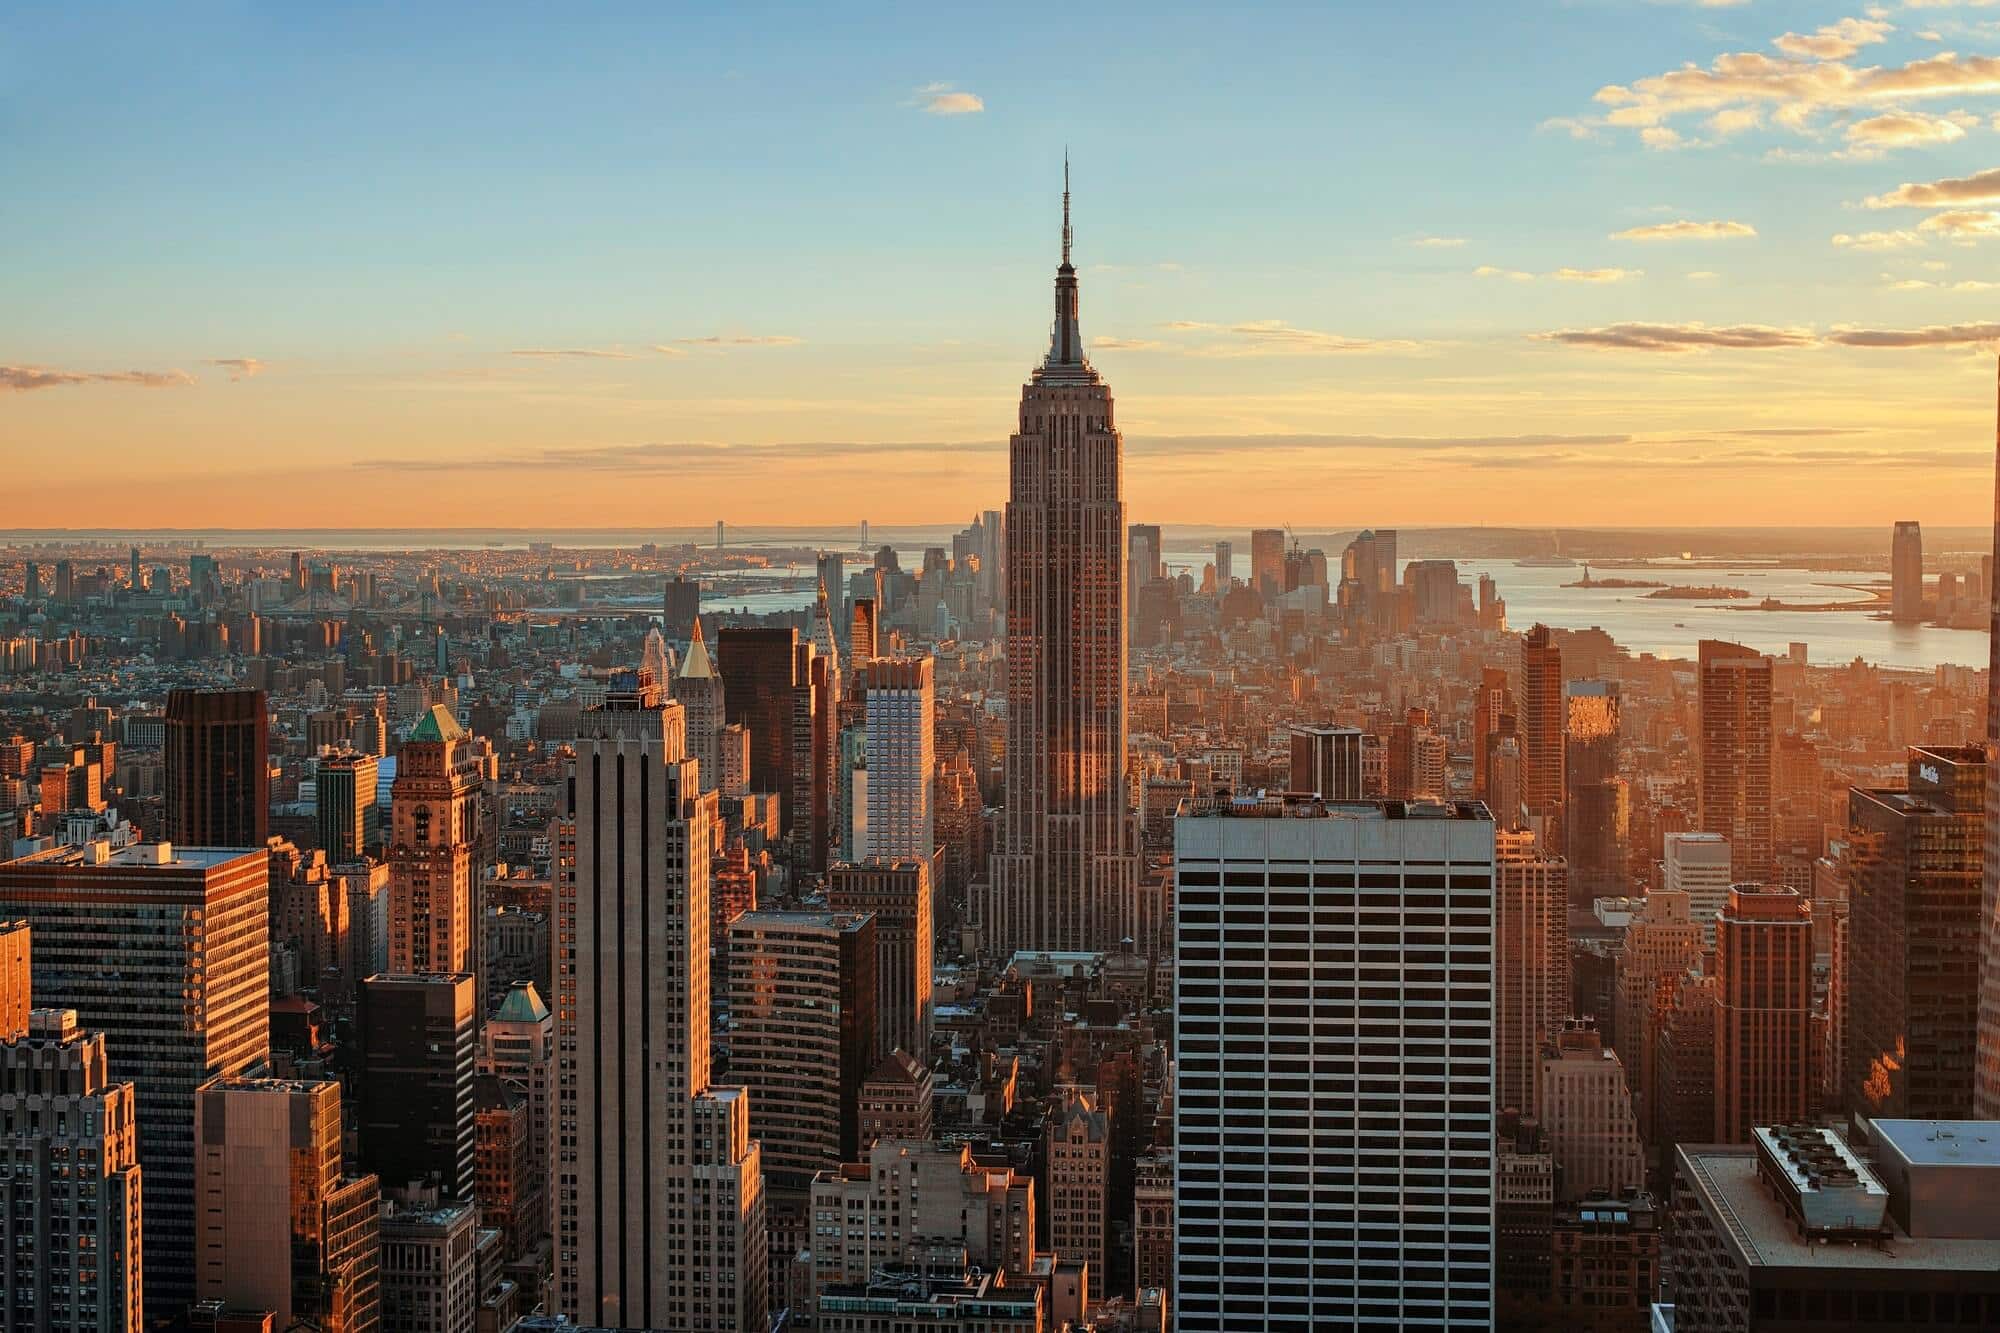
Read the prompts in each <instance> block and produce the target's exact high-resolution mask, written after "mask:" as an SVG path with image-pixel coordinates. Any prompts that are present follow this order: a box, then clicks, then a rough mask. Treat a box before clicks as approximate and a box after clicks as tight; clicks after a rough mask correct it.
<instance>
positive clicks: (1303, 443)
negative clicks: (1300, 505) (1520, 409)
mask: <svg viewBox="0 0 2000 1333" xmlns="http://www.w3.org/2000/svg"><path fill="white" fill-rule="evenodd" d="M1632 441H1633V437H1632V436H1631V435H1625V434H1616V435H1319V434H1269V435H1151V436H1148V435H1139V436H1131V437H1128V438H1127V439H1126V446H1127V448H1128V450H1129V451H1131V452H1133V453H1138V454H1144V455H1153V456H1158V455H1173V456H1186V455H1196V454H1217V453H1236V452H1241V451H1243V450H1246V449H1293V450H1312V449H1393V450H1397V451H1400V452H1411V451H1426V452H1428V451H1443V450H1508V449H1572V448H1598V447H1609V446H1616V445H1621V444H1630V443H1632Z"/></svg>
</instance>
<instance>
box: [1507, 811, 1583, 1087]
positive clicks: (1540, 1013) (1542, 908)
mask: <svg viewBox="0 0 2000 1333" xmlns="http://www.w3.org/2000/svg"><path fill="white" fill-rule="evenodd" d="M1494 843H1495V848H1494V859H1495V862H1496V865H1495V869H1494V878H1495V883H1496V886H1497V887H1496V888H1495V891H1494V900H1495V912H1494V931H1493V935H1494V945H1495V949H1494V957H1493V966H1494V987H1493V989H1494V1000H1495V1012H1494V1029H1495V1030H1494V1063H1495V1066H1496V1068H1497V1075H1496V1077H1495V1079H1494V1107H1495V1109H1505V1108H1508V1107H1512V1108H1513V1109H1515V1110H1518V1111H1520V1112H1522V1113H1523V1114H1525V1115H1541V1114H1542V1109H1541V1102H1540V1098H1541V1088H1542V1079H1541V1064H1542V1048H1543V1047H1544V1046H1546V1045H1547V1044H1548V1042H1549V1041H1550V1039H1551V1038H1552V1036H1553V1035H1554V1034H1555V1033H1556V1032H1557V1031H1558V1030H1559V1029H1560V1028H1561V1027H1562V1023H1563V1020H1564V1019H1565V1018H1567V1017H1568V1016H1569V1012H1570V964H1569V893H1568V886H1569V875H1568V867H1567V866H1565V865H1564V863H1563V859H1562V858H1561V857H1560V856H1548V855H1546V854H1544V853H1543V852H1541V851H1540V850H1539V849H1538V848H1537V847H1536V845H1535V835H1534V834H1533V833H1530V832H1528V831H1526V830H1521V831H1519V832H1497V833H1496V834H1495V835H1494Z"/></svg>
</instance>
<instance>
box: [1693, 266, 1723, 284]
mask: <svg viewBox="0 0 2000 1333" xmlns="http://www.w3.org/2000/svg"><path fill="white" fill-rule="evenodd" d="M1688 276H1689V277H1690V278H1693V279H1694V280H1695V281H1696V282H1706V281H1708V280H1709V279H1710V278H1719V277H1721V276H1722V275H1721V274H1720V273H1716V272H1714V271H1712V270H1710V269H1705V268H1698V269H1695V270H1694V271H1693V272H1691V273H1689V274H1688Z"/></svg>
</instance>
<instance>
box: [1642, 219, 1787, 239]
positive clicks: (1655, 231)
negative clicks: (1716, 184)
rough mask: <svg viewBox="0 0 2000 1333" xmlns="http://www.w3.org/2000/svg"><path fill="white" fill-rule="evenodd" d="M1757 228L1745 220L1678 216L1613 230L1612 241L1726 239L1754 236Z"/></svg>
mask: <svg viewBox="0 0 2000 1333" xmlns="http://www.w3.org/2000/svg"><path fill="white" fill-rule="evenodd" d="M1756 234H1757V229H1756V228H1755V227H1753V226H1751V225H1750V224H1749V223H1747V222H1728V221H1712V222H1695V221H1691V220H1690V219H1687V218H1679V219H1677V220H1675V221H1673V222H1649V223H1647V224H1646V225H1645V226H1642V227H1627V228H1626V229H1625V230H1624V231H1614V232H1612V233H1611V239H1612V240H1614V241H1726V240H1730V239H1733V238H1736V237H1743V236H1755V235H1756Z"/></svg>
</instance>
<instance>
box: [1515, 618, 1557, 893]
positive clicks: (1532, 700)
mask: <svg viewBox="0 0 2000 1333" xmlns="http://www.w3.org/2000/svg"><path fill="white" fill-rule="evenodd" d="M1518 697H1519V701H1520V708H1521V711H1520V725H1521V800H1522V804H1524V805H1526V806H1527V807H1528V814H1529V815H1530V816H1533V817H1537V818H1539V819H1540V820H1541V821H1542V827H1541V842H1542V847H1543V849H1544V850H1546V851H1548V852H1551V853H1555V854H1560V853H1561V852H1562V850H1563V848H1564V846H1565V843H1564V841H1563V790H1564V787H1565V786H1566V785H1567V784H1566V783H1565V782H1564V780H1563V764H1564V760H1565V758H1566V757H1567V756H1566V754H1565V751H1564V740H1565V736H1566V733H1565V729H1564V721H1565V719H1564V717H1563V702H1564V701H1563V671H1562V649H1561V648H1560V647H1558V646H1557V644H1556V641H1555V636H1554V635H1553V634H1551V633H1550V632H1549V627H1548V626H1547V625H1536V626H1535V627H1534V628H1533V629H1531V630H1529V631H1528V632H1527V633H1526V634H1524V635H1523V636H1521V692H1520V695H1519V696H1518Z"/></svg>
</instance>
